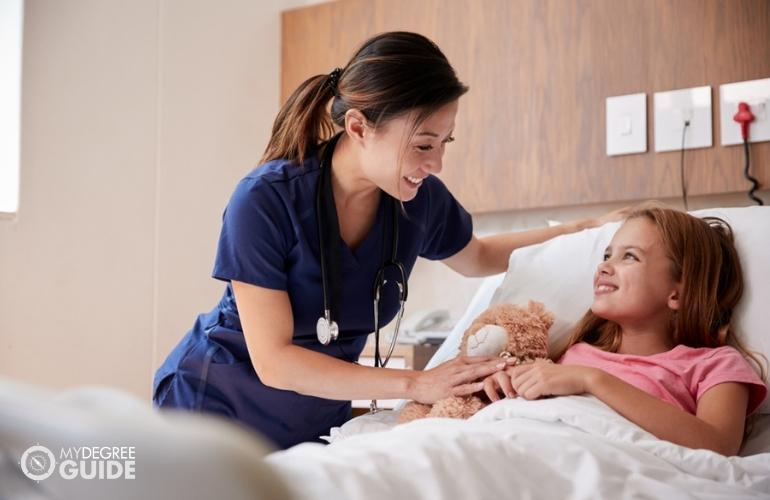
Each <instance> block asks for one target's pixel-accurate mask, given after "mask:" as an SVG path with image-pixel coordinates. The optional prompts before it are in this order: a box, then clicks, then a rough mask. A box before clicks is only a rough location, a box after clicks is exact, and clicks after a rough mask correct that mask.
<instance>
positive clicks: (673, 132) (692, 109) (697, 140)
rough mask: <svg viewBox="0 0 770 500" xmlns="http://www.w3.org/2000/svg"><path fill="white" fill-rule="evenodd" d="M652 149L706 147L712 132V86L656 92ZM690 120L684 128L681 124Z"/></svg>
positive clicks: (709, 145) (666, 149) (674, 149)
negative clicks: (653, 143) (653, 144)
mask: <svg viewBox="0 0 770 500" xmlns="http://www.w3.org/2000/svg"><path fill="white" fill-rule="evenodd" d="M654 108H655V120H654V124H655V151H656V152H661V151H679V150H680V149H682V135H683V134H684V148H685V149H695V148H708V147H711V145H712V144H713V138H712V132H711V87H708V86H706V87H693V88H691V89H682V90H672V91H669V92H655V96H654ZM686 121H689V122H690V125H689V126H688V127H687V131H684V124H685V122H686Z"/></svg>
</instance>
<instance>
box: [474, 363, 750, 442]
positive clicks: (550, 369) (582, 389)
mask: <svg viewBox="0 0 770 500" xmlns="http://www.w3.org/2000/svg"><path fill="white" fill-rule="evenodd" d="M502 375H503V374H495V375H492V376H491V377H489V379H492V380H494V379H497V380H499V379H500V378H501V377H502ZM507 375H508V376H509V377H510V386H511V388H512V389H513V390H514V391H515V393H516V394H518V395H520V396H522V397H524V398H526V399H537V398H539V397H542V396H549V395H554V396H556V395H570V394H584V393H588V394H592V395H593V396H596V397H597V398H598V399H600V400H602V401H603V402H604V403H606V404H607V405H608V406H610V407H611V408H612V409H614V410H615V411H617V412H618V413H619V414H621V415H622V416H624V417H625V418H627V419H628V420H630V421H632V422H634V423H635V424H636V425H638V426H639V427H641V428H643V429H644V430H646V431H648V432H650V433H652V434H654V435H655V436H656V437H658V438H660V439H665V440H666V441H671V442H673V443H676V444H680V445H682V446H687V447H688V448H705V449H709V450H712V451H715V452H717V453H721V454H723V455H727V456H731V455H735V454H737V453H738V450H739V449H740V447H741V441H742V438H743V428H744V424H745V419H746V408H747V406H748V401H749V389H748V387H746V385H745V384H740V383H733V382H728V383H723V384H718V385H716V386H714V387H712V388H711V389H709V390H708V391H706V392H705V393H704V394H702V395H701V397H700V400H699V401H698V408H697V410H696V415H691V414H690V413H687V412H686V411H683V410H680V409H679V408H677V407H675V406H673V405H671V404H669V403H666V402H664V401H661V400H659V399H658V398H656V397H654V396H651V395H650V394H648V393H646V392H644V391H642V390H640V389H637V388H636V387H634V386H633V385H631V384H628V383H626V382H624V381H623V380H621V379H619V378H617V377H615V376H613V375H610V374H609V373H607V372H605V371H603V370H600V369H598V368H590V367H586V366H578V365H559V364H551V363H540V362H536V363H532V364H528V365H521V366H516V367H512V368H508V370H507ZM489 379H488V380H487V381H486V385H485V390H486V392H487V394H489V392H490V390H489V387H490V386H495V387H496V385H499V386H501V387H505V386H504V385H503V384H499V383H497V384H496V385H495V383H492V384H490V382H489ZM495 390H496V389H495Z"/></svg>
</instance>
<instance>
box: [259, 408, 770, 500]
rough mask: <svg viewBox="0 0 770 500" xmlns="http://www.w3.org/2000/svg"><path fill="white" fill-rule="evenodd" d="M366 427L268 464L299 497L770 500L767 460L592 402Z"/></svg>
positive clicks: (284, 454)
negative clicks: (660, 433)
mask: <svg viewBox="0 0 770 500" xmlns="http://www.w3.org/2000/svg"><path fill="white" fill-rule="evenodd" d="M370 423H371V424H372V425H369V427H368V428H369V430H370V431H371V432H363V433H358V434H354V435H347V434H346V433H345V432H343V433H341V434H340V433H337V434H336V436H333V437H335V439H334V441H333V442H332V444H330V445H328V446H325V445H321V444H310V443H306V444H302V445H298V446H295V447H293V448H291V449H289V450H286V451H281V452H277V453H273V454H271V455H269V456H268V457H267V458H266V460H267V462H268V463H270V464H271V465H272V466H274V468H275V469H276V470H277V471H278V473H279V474H280V475H281V476H283V477H284V478H285V479H286V480H287V482H288V483H289V484H290V485H291V488H292V489H293V492H294V494H295V495H296V496H297V497H298V498H318V499H328V498H340V499H342V498H355V499H358V498H366V499H388V500H393V499H395V500H405V499H411V498H421V499H452V498H456V499H463V500H465V499H472V498H549V499H550V498H560V499H562V498H563V499H567V498H570V499H581V498H586V499H601V498H606V499H619V498H665V499H676V498H725V499H731V500H732V499H740V498H757V497H767V498H770V453H763V454H759V455H753V456H750V457H744V458H740V457H731V458H726V457H723V456H721V455H719V454H717V453H713V452H710V451H706V450H692V449H689V448H684V447H682V446H678V445H675V444H672V443H669V442H667V441H662V440H659V439H657V438H655V437H654V436H652V435H651V434H649V433H648V432H646V431H644V430H642V429H641V428H639V427H638V426H636V425H634V424H632V423H631V422H629V421H628V420H626V419H624V418H623V417H621V416H619V415H618V414H617V413H616V412H614V411H613V410H612V409H610V408H609V407H607V406H606V405H604V404H603V403H602V402H601V401H599V400H597V399H595V398H593V397H589V396H570V397H560V398H552V399H543V400H537V401H526V400H524V399H518V398H517V399H506V400H503V401H500V402H498V403H495V404H493V405H490V406H488V407H487V408H485V409H484V410H482V411H481V412H479V413H478V414H476V415H475V416H474V417H472V418H471V419H470V420H467V421H462V420H451V419H424V420H418V421H415V422H411V423H409V424H405V425H394V424H393V423H392V422H390V423H389V422H387V421H386V422H380V423H379V424H376V423H374V421H372V422H370ZM343 430H344V428H343Z"/></svg>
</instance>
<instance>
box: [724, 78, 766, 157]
mask: <svg viewBox="0 0 770 500" xmlns="http://www.w3.org/2000/svg"><path fill="white" fill-rule="evenodd" d="M739 102H745V103H747V104H748V105H749V106H750V108H751V113H752V114H753V115H754V121H753V122H751V125H750V126H749V142H761V141H770V78H765V79H763V80H750V81H746V82H738V83H727V84H725V85H720V86H719V129H720V135H721V136H722V146H729V145H731V144H743V138H742V137H741V126H740V124H739V123H737V122H736V121H734V120H733V116H735V113H736V112H737V111H738V103H739Z"/></svg>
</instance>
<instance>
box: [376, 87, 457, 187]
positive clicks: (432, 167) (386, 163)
mask: <svg viewBox="0 0 770 500" xmlns="http://www.w3.org/2000/svg"><path fill="white" fill-rule="evenodd" d="M457 107H458V102H457V101H454V102H451V103H449V104H447V105H445V106H443V107H441V108H439V109H438V110H436V111H435V112H434V113H433V114H431V115H430V116H428V118H427V119H426V120H425V121H423V122H422V124H420V126H419V127H418V128H417V130H416V132H415V134H414V136H413V137H412V138H411V139H409V142H408V143H407V144H406V149H404V142H405V141H406V140H407V138H408V134H409V132H410V129H411V123H412V122H411V120H410V117H409V116H403V117H399V118H395V119H393V120H391V121H389V122H388V123H386V124H385V125H383V126H381V127H380V128H379V129H378V130H377V131H376V133H375V135H374V136H373V138H372V140H371V141H368V142H367V145H366V149H365V151H364V156H363V158H362V160H363V161H362V162H361V164H362V169H363V171H364V174H365V175H366V176H367V177H368V178H369V180H370V181H371V182H373V183H374V184H376V185H377V187H379V188H380V189H382V190H383V191H385V192H386V193H388V194H389V195H391V196H392V197H394V198H396V199H399V200H401V201H409V200H411V199H413V198H414V197H415V196H416V195H417V190H418V189H420V186H421V185H422V182H423V179H425V178H426V177H428V176H429V175H432V174H438V173H439V172H441V168H442V159H443V156H444V148H445V146H446V144H447V143H449V142H452V141H453V140H454V138H453V137H452V132H453V130H454V126H455V116H457ZM402 152H403V156H402ZM399 160H400V165H399Z"/></svg>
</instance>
